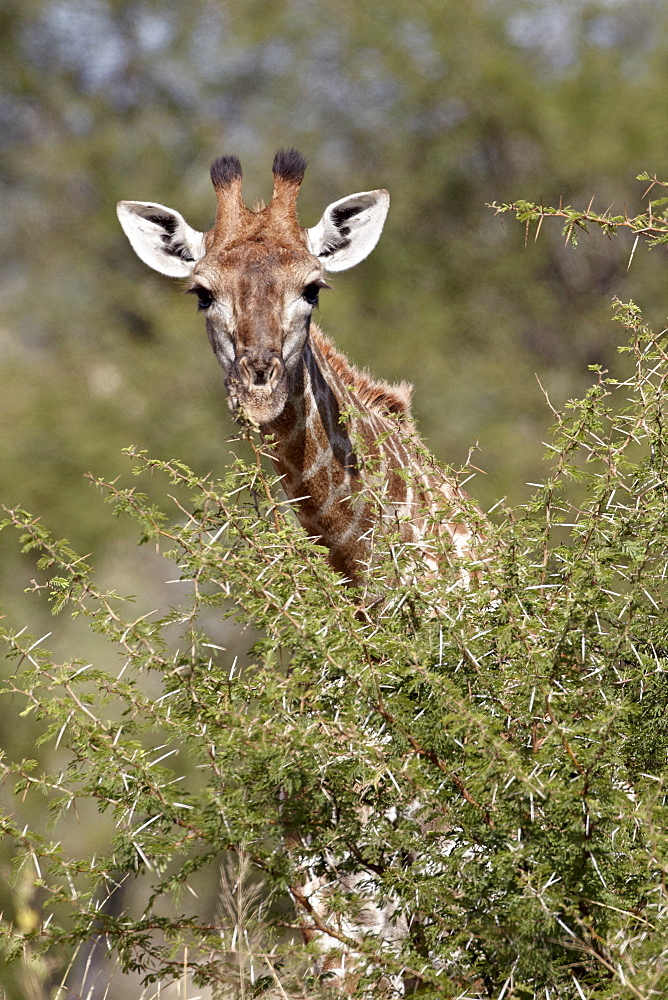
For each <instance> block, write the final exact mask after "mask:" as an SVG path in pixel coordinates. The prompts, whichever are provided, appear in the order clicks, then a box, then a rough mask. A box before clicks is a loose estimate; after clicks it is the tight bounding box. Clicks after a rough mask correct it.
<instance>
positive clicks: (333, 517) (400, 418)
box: [117, 149, 476, 584]
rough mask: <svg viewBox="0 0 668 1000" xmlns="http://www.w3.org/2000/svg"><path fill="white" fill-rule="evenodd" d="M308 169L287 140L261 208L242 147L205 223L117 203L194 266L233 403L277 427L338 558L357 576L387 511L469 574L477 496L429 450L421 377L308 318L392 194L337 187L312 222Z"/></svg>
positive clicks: (369, 235)
mask: <svg viewBox="0 0 668 1000" xmlns="http://www.w3.org/2000/svg"><path fill="white" fill-rule="evenodd" d="M305 169H306V161H305V160H304V158H303V157H302V156H301V154H300V153H298V152H297V151H296V150H292V149H290V150H279V152H278V153H277V154H276V156H275V158H274V163H273V176H274V188H273V194H272V198H271V200H270V201H269V203H268V204H267V205H266V206H265V207H261V208H259V209H256V210H251V209H249V208H247V207H246V205H245V204H244V201H243V198H242V192H241V185H242V170H241V164H240V163H239V160H238V159H237V158H236V157H234V156H224V157H221V158H219V159H218V160H215V161H214V163H213V164H212V166H211V179H212V182H213V186H214V190H215V193H216V200H217V210H216V218H215V222H214V225H213V227H212V228H211V229H210V230H209V231H208V232H206V233H201V232H198V231H197V230H195V229H193V228H192V227H191V226H189V225H188V223H187V222H186V221H185V219H184V218H183V217H182V216H181V215H180V214H179V213H178V212H176V211H175V210H174V209H171V208H167V207H166V206H164V205H161V204H158V203H157V202H144V201H122V202H120V203H119V205H118V209H117V211H118V217H119V220H120V223H121V225H122V227H123V229H124V231H125V233H126V235H127V237H128V239H129V240H130V243H131V245H132V247H133V248H134V250H135V251H136V253H137V255H138V256H139V257H140V258H141V260H143V261H144V262H145V263H146V264H148V265H149V266H150V267H152V268H154V269H155V270H157V271H159V272H160V273H162V274H166V275H168V276H170V277H176V278H186V279H188V281H189V288H188V291H189V292H191V293H192V294H193V296H194V297H195V298H196V299H197V302H198V306H199V310H200V311H201V312H203V313H204V315H205V318H206V328H207V333H208V336H209V341H210V343H211V346H212V348H213V351H214V353H215V355H216V357H217V359H218V361H219V362H220V364H221V366H222V368H223V369H224V371H225V373H226V379H225V385H226V388H227V392H228V400H229V405H230V408H231V410H232V412H233V413H234V414H235V415H236V416H239V417H241V416H246V417H247V418H250V420H251V421H252V422H254V423H256V424H257V425H259V427H260V431H261V433H262V435H263V436H264V437H265V438H267V439H269V440H270V441H271V449H270V454H271V458H272V461H273V463H274V466H275V468H276V470H277V472H278V474H279V475H280V476H281V481H282V484H283V488H284V490H285V492H286V494H287V496H288V498H289V499H295V500H296V501H297V502H296V504H295V507H296V513H297V516H298V517H299V520H300V522H301V524H302V525H303V527H304V528H305V530H306V532H307V533H308V534H309V535H310V536H312V537H314V538H316V539H317V540H318V541H320V542H321V543H322V544H324V545H325V546H326V547H327V548H328V550H329V561H330V563H331V564H332V566H333V567H334V568H335V569H336V570H338V571H339V572H340V573H341V574H343V576H344V577H346V578H347V579H348V580H349V581H350V582H351V583H353V584H359V583H361V582H362V581H363V579H364V576H365V572H366V570H367V568H368V567H369V564H370V562H371V560H372V558H373V550H374V536H375V535H376V534H377V532H378V529H379V527H382V526H387V525H389V526H391V527H393V528H394V529H395V530H396V532H397V534H398V536H399V537H400V539H401V540H402V541H403V542H406V543H408V544H412V545H414V546H418V548H420V554H421V556H422V559H423V562H424V564H425V566H426V568H427V570H428V571H429V572H431V573H434V572H436V573H438V572H440V571H441V569H442V568H447V567H441V565H440V562H443V557H442V556H441V557H440V558H436V557H435V556H434V555H433V544H431V545H430V539H431V540H432V543H433V539H434V538H437V537H440V538H441V539H444V540H445V541H446V543H447V544H446V545H445V546H443V545H442V544H441V548H442V549H443V548H444V549H445V550H447V549H448V548H449V553H450V554H451V555H452V556H453V557H454V562H455V563H456V564H457V568H456V569H455V571H454V572H455V575H456V576H457V577H458V578H459V579H460V580H466V579H468V572H467V570H466V569H462V568H461V563H460V560H462V559H463V560H467V559H469V560H470V559H471V558H472V557H474V553H475V543H476V537H475V531H474V530H473V529H472V528H471V527H469V526H468V523H467V522H468V520H469V517H470V511H471V505H470V502H469V501H468V498H467V497H466V496H465V494H463V492H462V491H461V490H460V488H459V486H458V485H457V482H456V481H455V479H454V478H449V477H447V476H445V475H444V474H443V472H442V471H441V470H440V469H439V468H438V467H437V466H436V465H435V463H434V462H433V459H431V458H430V456H428V455H427V454H426V451H425V448H424V445H423V444H422V442H421V440H420V438H419V437H418V434H417V431H416V430H415V427H414V425H413V422H412V419H411V414H410V396H411V387H410V386H409V385H407V384H406V383H400V384H398V385H389V384H388V383H386V382H383V381H381V380H378V379H374V378H372V377H371V376H370V375H368V374H367V373H365V372H362V371H359V370H358V369H356V368H355V367H354V366H353V365H352V364H350V362H349V361H348V360H347V359H346V358H345V357H344V356H343V355H342V354H341V353H340V352H339V351H337V350H336V348H335V347H334V345H333V344H332V343H331V341H330V340H329V339H328V338H327V337H326V336H325V335H324V334H323V333H322V332H321V331H320V330H319V329H318V327H317V326H316V325H315V324H314V323H313V322H312V313H313V309H314V307H315V306H316V305H317V303H318V297H319V294H320V291H321V290H322V289H323V288H327V287H328V286H327V282H326V274H327V272H330V271H342V270H345V269H347V268H350V267H353V266H354V265H356V264H358V263H359V262H360V261H362V260H364V258H365V257H367V256H368V254H369V253H370V252H371V251H372V250H373V248H374V247H375V246H376V243H377V242H378V239H379V237H380V234H381V232H382V229H383V225H384V223H385V218H386V216H387V211H388V208H389V203H390V197H389V194H388V192H387V191H385V190H382V189H381V190H376V191H362V192H358V193H357V194H352V195H349V196H347V197H345V198H341V199H339V200H338V201H335V202H334V203H333V204H331V205H329V206H328V207H327V208H326V209H325V211H324V213H323V215H322V218H321V219H320V221H319V222H318V223H317V225H315V226H314V227H312V228H311V229H305V228H302V226H301V225H300V223H299V219H298V216H297V208H296V202H297V195H298V192H299V187H300V185H301V182H302V179H303V176H304V171H305ZM425 456H426V457H425ZM371 480H373V488H374V490H373V492H374V496H373V498H372V497H371V496H370V491H369V487H370V485H371ZM448 558H449V556H448V554H447V551H446V557H445V562H447V561H448Z"/></svg>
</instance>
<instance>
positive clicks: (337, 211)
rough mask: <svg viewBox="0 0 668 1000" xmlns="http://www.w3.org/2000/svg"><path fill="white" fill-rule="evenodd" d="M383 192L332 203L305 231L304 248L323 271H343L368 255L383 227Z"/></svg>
mask: <svg viewBox="0 0 668 1000" xmlns="http://www.w3.org/2000/svg"><path fill="white" fill-rule="evenodd" d="M389 207H390V195H389V193H388V192H387V191H383V190H380V191H360V193H359V194H351V195H348V197H347V198H341V200H340V201H335V202H334V204H332V205H329V206H328V207H327V208H326V209H325V214H324V215H323V217H322V219H321V220H320V222H319V223H318V225H317V226H314V227H313V229H308V230H307V231H306V236H307V239H308V247H309V250H310V251H311V253H312V254H313V255H314V256H315V257H318V259H319V260H320V261H321V262H322V264H323V267H324V268H325V270H326V271H345V270H346V269H347V268H349V267H354V266H355V264H359V262H360V261H361V260H364V258H365V257H368V255H369V254H370V253H371V251H372V250H373V248H374V247H375V245H376V243H377V242H378V240H379V238H380V234H381V233H382V231H383V225H384V224H385V217H386V215H387V210H388V209H389Z"/></svg>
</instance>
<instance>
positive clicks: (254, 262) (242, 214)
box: [117, 149, 390, 425]
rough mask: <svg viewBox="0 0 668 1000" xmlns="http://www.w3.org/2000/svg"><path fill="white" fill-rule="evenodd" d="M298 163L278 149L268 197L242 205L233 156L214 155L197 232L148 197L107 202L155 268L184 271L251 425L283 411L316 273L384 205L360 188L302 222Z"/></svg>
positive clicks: (344, 264)
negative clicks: (210, 201)
mask: <svg viewBox="0 0 668 1000" xmlns="http://www.w3.org/2000/svg"><path fill="white" fill-rule="evenodd" d="M305 169H306V161H305V160H304V158H303V156H301V154H300V153H298V152H297V151H296V150H294V149H293V150H279V151H278V153H277V154H276V156H275V158H274V164H273V167H272V171H273V175H274V191H273V195H272V198H271V201H270V203H269V204H268V205H267V206H266V207H264V208H258V209H256V210H254V211H251V210H250V209H248V208H247V207H246V206H245V204H244V202H243V199H242V196H241V179H242V178H241V164H240V163H239V160H238V159H237V158H236V157H235V156H223V157H220V159H218V160H215V161H214V162H213V164H212V166H211V180H212V181H213V186H214V189H215V192H216V200H217V209H216V220H215V223H214V226H213V229H211V230H210V231H209V232H207V233H201V232H198V231H197V230H195V229H192V228H191V227H190V226H189V225H188V223H187V222H186V221H185V219H184V218H183V217H182V216H181V215H179V213H178V212H176V211H174V209H171V208H167V207H166V206H165V205H159V204H157V203H156V202H146V201H121V202H119V204H118V206H117V212H118V218H119V221H120V223H121V226H122V227H123V229H124V231H125V233H126V235H127V237H128V239H129V240H130V243H131V244H132V246H133V247H134V249H135V251H136V253H137V255H138V256H139V257H140V258H141V259H142V260H143V261H144V262H145V263H146V264H148V265H149V267H153V268H155V270H156V271H160V273H161V274H167V275H170V276H171V277H174V278H188V279H189V282H190V286H189V288H188V291H190V292H191V293H192V294H193V295H195V296H196V298H197V300H198V303H199V308H200V310H201V311H202V312H203V313H205V315H206V327H207V331H208V335H209V340H210V342H211V346H212V347H213V350H214V352H215V354H216V357H217V358H218V360H219V361H220V363H221V365H222V366H223V368H224V370H225V372H226V374H227V378H226V385H227V390H228V394H229V401H230V407H231V409H232V412H233V413H234V414H235V415H238V416H242V415H244V414H245V416H247V417H249V418H250V419H251V420H252V421H253V422H255V423H257V424H260V425H262V424H266V423H269V422H270V421H272V420H275V419H276V418H277V417H279V416H280V414H281V413H282V412H283V409H284V407H285V404H286V401H287V398H288V393H289V388H290V380H291V374H292V372H293V371H294V370H295V369H296V368H297V366H298V363H299V360H300V358H301V356H302V351H303V349H304V345H305V343H306V338H307V337H308V332H309V325H310V322H311V313H312V311H313V307H314V306H315V305H316V304H317V301H318V292H319V290H320V289H321V288H325V287H326V284H325V281H324V277H323V276H324V274H325V272H326V271H345V270H347V269H348V268H349V267H354V266H355V264H358V263H359V262H360V261H361V260H364V258H365V257H366V256H367V255H368V254H369V253H371V251H372V250H373V248H374V247H375V245H376V243H377V242H378V238H379V236H380V234H381V231H382V229H383V224H384V222H385V216H386V215H387V210H388V208H389V204H390V196H389V195H388V193H387V191H385V190H382V189H381V190H377V191H360V192H359V193H358V194H351V195H348V196H347V197H346V198H341V199H340V200H339V201H335V202H333V204H331V205H329V206H328V207H327V208H326V209H325V212H324V215H323V216H322V218H321V219H320V222H318V224H317V225H316V226H314V227H313V228H312V229H302V227H301V226H300V224H299V220H298V217H297V209H296V201H297V194H298V191H299V185H300V184H301V181H302V178H303V176H304V171H305Z"/></svg>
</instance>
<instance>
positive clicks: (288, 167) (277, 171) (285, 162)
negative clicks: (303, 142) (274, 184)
mask: <svg viewBox="0 0 668 1000" xmlns="http://www.w3.org/2000/svg"><path fill="white" fill-rule="evenodd" d="M305 170H306V160H305V159H304V157H303V156H302V154H301V153H299V152H297V150H296V149H279V151H278V152H277V153H276V156H275V157H274V165H273V167H272V173H273V174H274V177H281V178H282V179H283V180H284V181H288V182H290V183H293V184H301V182H302V180H303V177H304V172H305Z"/></svg>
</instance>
